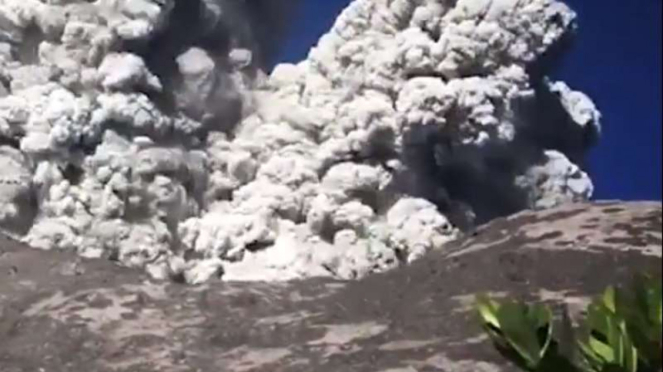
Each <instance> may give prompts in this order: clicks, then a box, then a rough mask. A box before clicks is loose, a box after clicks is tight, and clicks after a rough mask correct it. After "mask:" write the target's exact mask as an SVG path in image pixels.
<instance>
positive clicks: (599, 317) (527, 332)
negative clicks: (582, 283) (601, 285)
mask: <svg viewBox="0 0 663 372" xmlns="http://www.w3.org/2000/svg"><path fill="white" fill-rule="evenodd" d="M661 287H662V286H661V279H660V278H659V279H654V278H652V277H645V276H640V277H638V278H636V279H635V280H634V282H633V284H632V285H631V286H630V287H629V288H626V289H622V288H614V287H609V288H608V289H606V291H605V292H604V293H603V295H602V296H599V297H597V298H596V299H595V300H594V301H593V302H592V303H591V305H589V307H588V308H587V311H586V316H585V319H584V320H583V323H582V324H581V325H580V327H579V329H573V326H572V325H571V320H570V319H569V317H568V314H566V313H565V314H564V315H565V316H563V319H562V321H561V322H556V321H555V320H554V316H553V311H552V310H551V308H550V307H548V306H546V305H542V304H533V305H529V304H525V303H522V302H518V301H512V300H504V301H497V300H494V299H491V298H489V297H488V296H485V295H480V296H478V297H477V311H478V313H479V315H480V319H481V322H482V325H483V328H484V330H485V331H486V332H487V333H488V335H489V336H490V338H491V339H492V340H493V342H494V344H495V346H496V348H497V349H498V350H499V351H500V353H501V354H502V355H503V356H504V357H506V358H507V359H509V360H510V361H512V362H513V363H515V364H516V365H517V366H518V367H520V368H521V369H522V370H524V371H531V372H659V371H661V363H662V361H661V352H662V349H663V348H662V341H661V339H662V334H661V332H662V327H663V302H662V299H663V295H662V290H661ZM576 334H577V335H576Z"/></svg>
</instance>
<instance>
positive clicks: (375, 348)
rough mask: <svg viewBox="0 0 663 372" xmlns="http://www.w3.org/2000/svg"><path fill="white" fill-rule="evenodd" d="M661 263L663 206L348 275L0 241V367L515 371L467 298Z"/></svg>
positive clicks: (581, 287)
mask: <svg viewBox="0 0 663 372" xmlns="http://www.w3.org/2000/svg"><path fill="white" fill-rule="evenodd" d="M646 271H651V272H654V273H657V274H660V272H661V205H660V204H658V203H633V204H627V203H603V204H593V205H590V204H578V205H568V206H564V207H560V208H556V209H553V210H549V211H544V212H525V213H521V214H518V215H515V216H513V217H510V218H504V219H499V220H496V221H494V222H493V223H491V224H489V225H487V226H486V227H484V228H481V229H480V230H478V231H476V232H475V233H473V234H471V236H468V237H466V238H463V239H460V240H458V241H457V242H455V243H452V244H449V245H447V246H446V248H445V249H444V250H443V251H435V252H433V253H430V254H428V255H427V256H425V257H424V258H423V259H421V260H419V261H417V262H415V263H414V264H412V265H410V266H407V267H403V268H401V269H398V270H395V271H391V272H388V273H385V274H380V275H374V276H371V277H368V278H367V279H364V280H362V281H358V282H349V283H348V282H337V281H329V280H320V279H316V280H308V281H300V282H293V283H289V284H284V283H250V284H249V283H246V284H242V283H223V282H216V283H208V284H206V285H203V286H199V287H192V286H186V285H181V284H173V283H165V282H154V281H150V280H148V277H147V276H146V275H145V274H141V273H139V272H138V271H132V270H129V269H125V268H121V267H118V266H113V265H111V264H109V263H108V262H105V261H103V260H90V261H87V260H84V259H81V258H75V257H74V254H73V253H69V252H39V251H37V250H34V249H28V247H26V246H25V245H23V244H21V243H17V242H14V241H12V240H9V239H3V240H2V241H1V242H0V370H1V371H3V372H36V371H49V372H65V371H95V372H111V371H113V372H156V371H169V372H170V371H183V372H184V371H186V372H190V371H199V372H208V371H209V372H218V371H224V372H298V371H302V372H304V371H306V372H309V371H316V372H340V371H343V372H387V371H389V372H416V371H421V372H423V371H426V372H429V371H445V372H461V371H467V372H481V371H486V372H487V371H491V372H492V371H512V370H513V369H512V367H508V366H507V365H506V364H505V363H504V361H502V360H501V358H500V357H499V356H498V355H497V353H496V352H495V351H494V350H493V348H492V347H491V345H490V344H489V343H488V342H486V339H485V338H483V337H482V333H481V331H480V329H479V327H478V326H477V323H476V322H475V317H474V314H473V312H472V308H471V305H472V301H473V296H474V294H476V293H478V292H488V293H494V294H497V293H499V294H509V295H511V296H518V297H523V298H528V299H532V300H534V299H539V300H545V301H549V302H551V303H554V304H562V303H566V304H567V305H568V308H569V309H570V310H571V314H576V315H577V310H579V309H580V308H581V307H583V306H584V304H585V303H586V302H587V299H588V298H589V297H590V296H592V295H595V294H597V293H599V292H600V291H601V290H602V289H603V288H604V287H605V286H607V285H610V284H620V283H624V282H627V281H628V280H629V279H630V278H631V276H632V275H633V274H634V273H636V272H646Z"/></svg>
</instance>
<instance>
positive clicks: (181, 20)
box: [0, 0, 600, 283]
mask: <svg viewBox="0 0 663 372" xmlns="http://www.w3.org/2000/svg"><path fill="white" fill-rule="evenodd" d="M290 4H291V2H290V1H280V2H275V3H269V4H267V3H265V2H261V1H258V0H251V1H246V2H243V1H232V0H204V1H202V0H201V1H188V0H187V1H184V0H159V1H157V0H140V1H105V0H98V1H95V2H88V1H66V2H48V3H44V2H40V1H36V0H20V1H16V0H8V1H4V2H3V3H2V4H0V146H2V147H0V149H1V151H0V164H2V165H3V166H2V167H1V168H0V187H2V188H3V192H1V193H0V195H1V197H0V203H2V204H1V205H0V226H3V227H4V228H5V229H6V230H7V231H9V232H11V233H12V234H14V235H15V236H18V237H20V238H21V239H23V240H24V241H26V242H28V243H30V244H31V245H33V246H35V247H38V248H42V249H70V250H76V251H77V252H78V253H79V254H81V255H83V256H86V257H106V258H109V259H113V260H116V261H119V262H120V263H121V264H123V265H126V266H131V267H142V268H145V269H146V270H147V271H148V273H150V274H151V275H153V276H154V277H157V278H164V279H165V278H169V277H170V278H177V279H180V280H184V281H186V282H189V283H201V282H204V281H207V280H209V279H210V278H213V277H221V278H224V279H226V280H291V279H298V278H304V277H311V276H331V277H337V278H343V279H355V278H360V277H363V276H366V275H368V274H370V273H373V272H381V271H385V270H389V269H392V268H394V267H397V266H398V265H401V264H405V263H408V262H411V261H413V260H416V259H417V258H418V257H420V256H421V255H423V254H424V253H425V252H427V251H430V250H433V249H443V246H444V244H445V243H446V242H448V241H450V240H452V239H454V238H455V237H456V236H457V235H458V234H459V230H461V229H464V228H467V227H468V226H472V225H473V224H478V223H483V222H486V221H488V220H490V219H491V218H494V217H496V216H500V215H505V214H509V213H512V212H516V211H518V210H521V209H525V208H547V207H552V206H555V205H558V204H560V203H565V202H569V201H580V200H585V199H587V198H589V197H591V194H592V190H593V186H592V183H591V180H590V179H589V177H588V176H587V174H586V173H584V172H583V171H582V169H581V168H580V166H579V165H582V164H581V162H582V157H583V155H584V152H585V151H586V150H587V149H588V148H589V146H591V145H592V144H593V141H594V140H595V139H596V137H597V136H598V134H599V133H600V113H599V112H598V111H597V110H596V108H595V106H594V105H593V103H592V102H591V100H590V99H589V98H588V97H587V96H586V95H584V94H582V93H580V92H575V91H573V90H572V89H571V88H569V87H568V86H567V85H566V84H564V83H562V82H550V81H548V79H547V78H546V77H545V72H546V70H545V69H546V61H547V60H549V59H550V58H552V57H551V55H553V54H556V53H558V52H559V50H561V49H563V48H561V46H563V44H564V42H565V40H566V39H568V38H569V37H571V36H572V34H573V33H574V32H575V14H574V13H573V12H572V11H571V10H570V9H569V8H568V7H566V6H565V5H563V4H562V3H560V2H557V1H554V0H525V1H512V0H499V1H498V0H496V1H477V0H461V1H458V2H448V1H442V0H417V1H405V0H397V1H386V0H355V1H354V2H353V3H352V4H350V6H349V7H348V8H347V9H346V10H345V11H344V12H343V13H342V14H341V15H340V17H339V18H338V20H337V21H336V23H335V25H334V26H333V27H332V29H331V30H330V31H329V32H328V33H327V34H326V35H324V36H323V37H322V38H321V39H320V41H319V43H318V44H317V46H316V47H314V48H313V49H312V50H311V52H310V54H309V56H308V58H307V59H306V60H304V61H302V62H300V63H298V64H282V65H278V66H276V67H275V68H274V69H273V70H272V72H271V74H269V75H266V74H265V73H264V72H263V71H264V70H265V69H264V68H263V66H264V63H263V62H264V60H265V57H266V56H267V54H268V53H269V51H273V49H274V44H275V42H276V41H275V40H269V39H268V38H267V37H266V36H265V35H269V32H268V30H270V28H269V27H270V24H267V26H265V25H264V24H262V23H261V24H260V26H261V27H262V28H258V23H259V22H258V21H257V20H256V19H257V18H256V16H255V14H254V13H253V12H260V11H262V12H270V11H273V10H274V9H277V8H279V9H280V8H284V9H285V7H287V6H288V5H290ZM258 18H260V17H258ZM260 19H261V20H263V21H264V19H265V17H262V18H260ZM271 26H274V27H272V28H271V30H272V31H274V34H278V32H277V31H278V30H277V29H276V28H277V27H276V26H278V25H276V24H274V25H271ZM266 30H267V31H266ZM266 40H267V41H266ZM553 57H554V56H553ZM545 118H554V119H555V120H554V121H553V120H547V119H545ZM7 185H9V186H7ZM4 188H7V190H5V189H4ZM17 226H21V227H23V230H24V231H22V230H21V229H19V228H17ZM26 227H27V228H26Z"/></svg>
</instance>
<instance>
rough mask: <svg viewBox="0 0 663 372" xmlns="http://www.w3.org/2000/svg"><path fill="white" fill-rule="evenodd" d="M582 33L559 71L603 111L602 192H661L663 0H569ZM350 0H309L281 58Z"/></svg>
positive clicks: (303, 47)
mask: <svg viewBox="0 0 663 372" xmlns="http://www.w3.org/2000/svg"><path fill="white" fill-rule="evenodd" d="M566 2H567V4H569V5H571V7H572V8H573V9H575V10H576V11H577V12H578V13H579V15H580V33H579V35H578V39H577V43H576V46H575V47H574V49H573V50H572V51H571V52H570V53H569V54H568V55H567V56H566V59H565V61H564V63H563V64H562V66H561V68H560V69H559V71H556V72H555V73H554V74H553V77H554V78H556V79H561V80H564V81H566V82H567V83H569V85H571V86H572V87H573V88H575V89H579V90H582V91H584V92H586V93H588V94H589V95H590V96H591V97H592V98H593V99H594V101H595V102H596V103H597V105H598V106H599V108H600V109H601V111H602V112H603V115H604V120H603V125H604V135H603V138H602V140H601V143H600V144H599V145H598V146H597V147H596V148H595V149H594V150H593V151H592V152H591V154H590V157H589V160H590V162H589V169H588V170H589V172H590V174H591V175H592V178H593V179H594V181H595V183H596V187H597V190H596V195H595V196H596V198H597V199H626V200H642V199H655V200H661V187H662V185H661V179H662V176H661V168H662V162H661V126H662V110H661V102H662V101H661V100H662V99H663V97H662V94H661V86H662V84H663V82H662V76H661V68H662V66H663V62H662V58H661V44H662V43H663V40H662V38H663V37H662V35H663V30H662V29H661V24H662V23H663V22H662V14H663V10H662V9H661V7H662V6H661V4H662V1H661V0H566ZM348 3H349V0H303V5H302V8H301V9H300V10H299V11H300V12H301V16H300V17H298V21H297V22H296V23H295V24H294V25H293V29H292V30H291V37H290V38H289V40H288V42H287V44H286V45H285V47H284V49H283V51H282V53H281V56H280V58H279V59H280V60H281V61H299V60H301V59H303V58H305V57H306V55H307V54H308V50H309V49H310V48H311V47H312V46H313V45H315V43H316V42H317V40H318V39H319V37H320V36H321V35H322V34H323V33H325V32H326V31H327V30H328V29H329V28H330V27H331V25H332V24H333V22H334V19H335V18H336V16H337V15H338V14H339V13H340V12H341V10H342V9H343V8H344V7H345V6H346V5H347V4H348Z"/></svg>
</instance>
